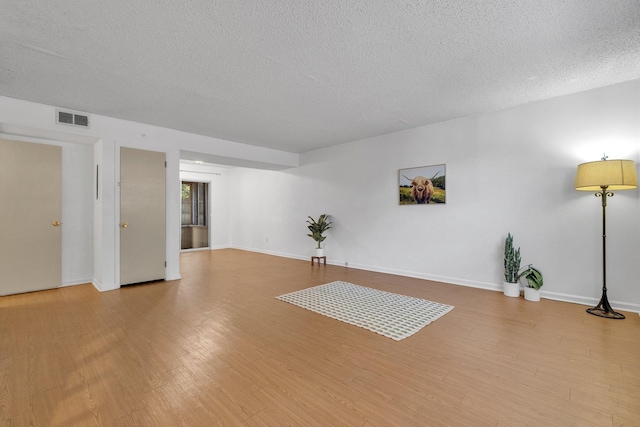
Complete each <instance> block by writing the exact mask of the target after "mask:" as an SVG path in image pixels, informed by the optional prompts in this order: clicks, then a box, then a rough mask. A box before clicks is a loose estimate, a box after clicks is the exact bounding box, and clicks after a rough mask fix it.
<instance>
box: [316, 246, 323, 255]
mask: <svg viewBox="0 0 640 427" xmlns="http://www.w3.org/2000/svg"><path fill="white" fill-rule="evenodd" d="M316 256H324V249H323V248H320V249H318V248H316Z"/></svg>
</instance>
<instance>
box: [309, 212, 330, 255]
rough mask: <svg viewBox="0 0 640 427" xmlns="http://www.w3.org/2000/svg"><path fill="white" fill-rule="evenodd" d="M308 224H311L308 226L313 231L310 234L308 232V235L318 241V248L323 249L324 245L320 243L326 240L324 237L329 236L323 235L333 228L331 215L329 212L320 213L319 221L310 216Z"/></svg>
mask: <svg viewBox="0 0 640 427" xmlns="http://www.w3.org/2000/svg"><path fill="white" fill-rule="evenodd" d="M307 224H309V225H308V226H307V228H308V229H309V231H310V232H311V233H310V234H307V236H309V237H311V238H312V239H313V240H315V241H316V242H318V249H322V247H321V246H320V243H322V242H324V239H326V238H327V236H323V234H324V232H325V231H327V230H328V229H330V228H331V224H332V223H331V222H330V221H329V215H327V214H322V215H320V217H319V218H318V221H316V220H315V219H313V218H311V217H309V219H308V220H307Z"/></svg>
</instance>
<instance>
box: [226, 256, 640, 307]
mask: <svg viewBox="0 0 640 427" xmlns="http://www.w3.org/2000/svg"><path fill="white" fill-rule="evenodd" d="M233 249H239V250H243V251H248V252H258V253H263V254H267V255H274V256H279V257H283V258H292V259H299V260H305V261H308V260H309V259H310V257H311V255H309V256H300V255H293V254H286V253H281V252H275V251H266V250H261V249H253V248H244V247H239V246H234V247H233ZM327 264H330V265H337V266H342V267H347V268H355V269H358V270H366V271H374V272H376V273H386V274H394V275H396V276H403V277H412V278H415V279H424V280H431V281H434V282H441V283H448V284H452V285H459V286H467V287H470V288H478V289H486V290H490V291H497V292H502V283H498V284H496V283H487V282H478V281H475V280H468V279H461V278H458V277H447V276H437V275H433V274H425V273H418V272H415V271H407V270H397V269H392V268H382V267H376V266H373V265H366V264H352V263H349V265H348V266H345V263H344V262H339V261H336V260H331V259H328V258H327ZM543 289H544V288H543ZM540 296H541V297H542V298H546V299H550V300H555V301H564V302H570V303H574V304H580V305H585V306H590V307H593V306H595V305H596V304H598V301H599V300H600V299H599V298H598V299H595V298H587V297H583V296H580V295H570V294H562V293H558V292H549V291H544V290H543V291H541V294H540ZM609 303H610V304H611V307H613V308H614V309H615V310H622V311H630V312H632V313H638V314H639V315H640V305H638V304H630V303H626V302H620V301H612V300H609Z"/></svg>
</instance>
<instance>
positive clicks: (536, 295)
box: [518, 264, 543, 301]
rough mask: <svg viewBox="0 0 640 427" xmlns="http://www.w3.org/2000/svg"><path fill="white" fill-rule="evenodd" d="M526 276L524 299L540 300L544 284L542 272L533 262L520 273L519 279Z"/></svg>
mask: <svg viewBox="0 0 640 427" xmlns="http://www.w3.org/2000/svg"><path fill="white" fill-rule="evenodd" d="M523 277H524V278H525V279H526V283H525V285H524V299H526V300H527V301H540V288H541V287H542V285H543V282H542V273H541V272H540V270H538V269H537V268H535V267H534V266H533V265H532V264H529V265H528V266H526V267H525V268H524V269H523V270H522V272H521V273H520V274H519V275H518V279H520V278H523Z"/></svg>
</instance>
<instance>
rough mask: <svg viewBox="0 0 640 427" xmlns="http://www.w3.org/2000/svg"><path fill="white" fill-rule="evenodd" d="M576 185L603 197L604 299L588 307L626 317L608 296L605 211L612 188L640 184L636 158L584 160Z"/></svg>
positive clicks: (613, 316)
mask: <svg viewBox="0 0 640 427" xmlns="http://www.w3.org/2000/svg"><path fill="white" fill-rule="evenodd" d="M575 187H576V190H579V191H595V192H596V197H600V198H602V298H600V302H599V303H598V305H597V306H595V307H592V308H588V309H587V313H590V314H593V315H595V316H600V317H606V318H608V319H624V314H622V313H618V312H616V311H614V310H613V309H612V308H611V305H610V304H609V300H608V298H607V247H606V238H607V233H606V231H607V229H606V222H605V211H606V208H607V197H613V193H612V191H618V190H633V189H634V188H637V187H638V180H637V178H636V166H635V164H634V163H633V160H607V156H604V157H603V158H602V160H600V161H598V162H589V163H582V164H581V165H578V173H577V174H576V183H575Z"/></svg>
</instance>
